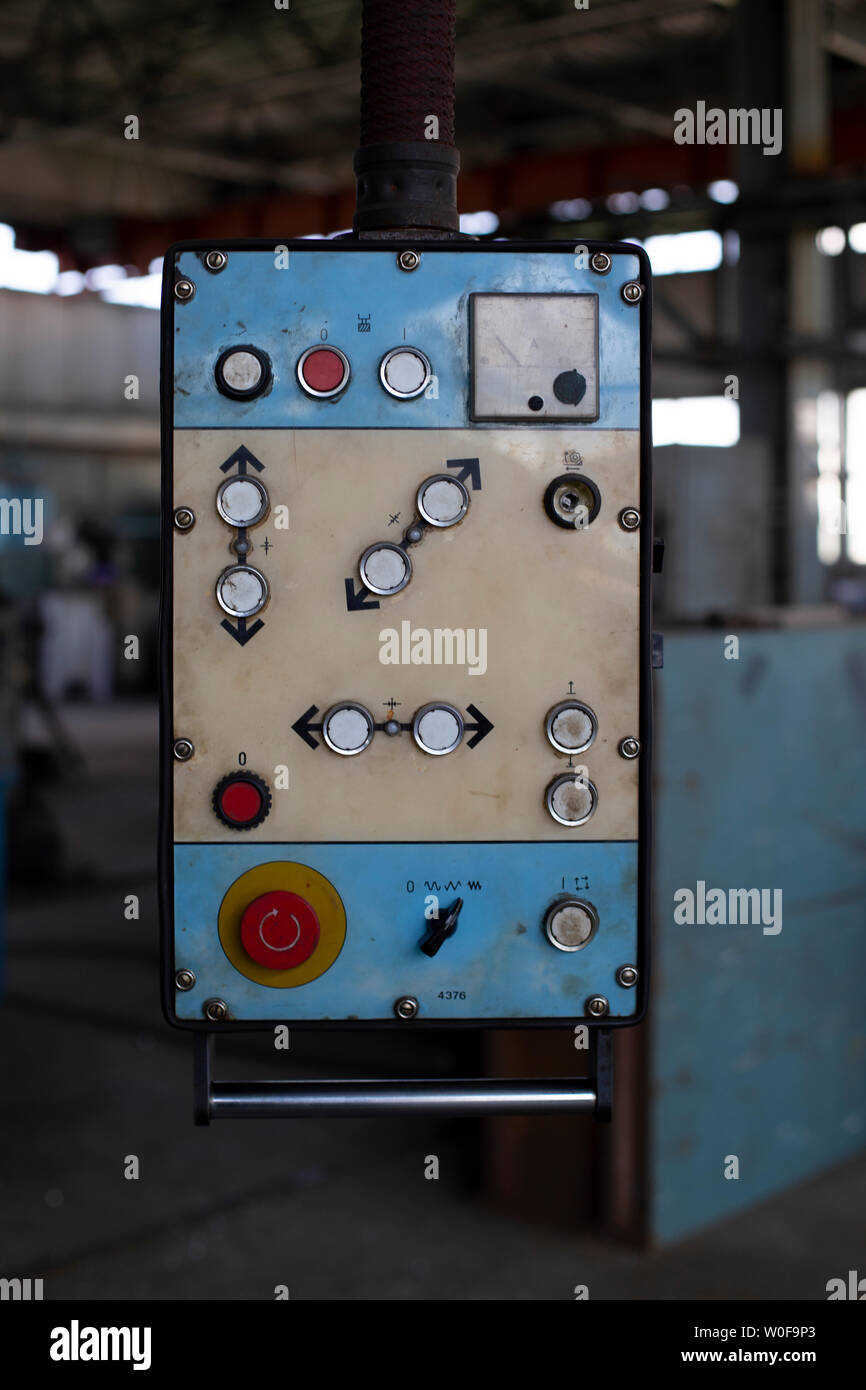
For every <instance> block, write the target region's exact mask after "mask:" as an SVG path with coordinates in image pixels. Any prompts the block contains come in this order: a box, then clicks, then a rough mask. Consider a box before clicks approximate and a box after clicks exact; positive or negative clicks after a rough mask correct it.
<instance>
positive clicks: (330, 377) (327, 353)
mask: <svg viewBox="0 0 866 1390" xmlns="http://www.w3.org/2000/svg"><path fill="white" fill-rule="evenodd" d="M298 380H299V382H300V383H301V385H302V386H303V388H304V390H305V391H306V392H307V394H308V395H310V396H317V397H320V398H324V397H328V396H336V395H337V393H338V392H339V391H342V389H343V387H344V386H345V385H346V382H347V381H348V380H349V359H348V358H347V357H346V355H345V353H342V352H341V351H340V349H339V348H334V347H312V348H307V351H306V352H305V353H304V354H303V356H302V357H301V360H300V361H299V363H298Z"/></svg>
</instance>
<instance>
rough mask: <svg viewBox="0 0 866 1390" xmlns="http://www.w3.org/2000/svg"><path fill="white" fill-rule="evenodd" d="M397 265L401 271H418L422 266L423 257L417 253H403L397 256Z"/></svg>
mask: <svg viewBox="0 0 866 1390" xmlns="http://www.w3.org/2000/svg"><path fill="white" fill-rule="evenodd" d="M397 264H398V266H399V267H400V269H401V270H417V269H418V267H419V265H420V264H421V257H420V255H419V253H418V252H417V251H401V252H400V253H399V255H398V256H397Z"/></svg>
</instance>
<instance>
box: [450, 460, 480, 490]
mask: <svg viewBox="0 0 866 1390" xmlns="http://www.w3.org/2000/svg"><path fill="white" fill-rule="evenodd" d="M445 467H446V468H459V469H460V472H459V473H458V474H457V481H458V483H465V482H466V479H467V478H468V479H469V481H470V486H471V488H472V491H473V492H480V491H481V464H480V462H479V460H478V459H447V460H446V463H445Z"/></svg>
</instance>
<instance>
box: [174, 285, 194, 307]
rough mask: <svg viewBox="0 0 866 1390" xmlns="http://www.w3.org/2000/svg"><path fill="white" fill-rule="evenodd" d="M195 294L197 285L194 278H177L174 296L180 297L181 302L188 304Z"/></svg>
mask: <svg viewBox="0 0 866 1390" xmlns="http://www.w3.org/2000/svg"><path fill="white" fill-rule="evenodd" d="M194 294H195V285H194V284H193V283H192V280H175V282H174V297H175V299H179V300H180V302H181V304H186V303H187V302H188V301H189V300H190V299H192V297H193V295H194Z"/></svg>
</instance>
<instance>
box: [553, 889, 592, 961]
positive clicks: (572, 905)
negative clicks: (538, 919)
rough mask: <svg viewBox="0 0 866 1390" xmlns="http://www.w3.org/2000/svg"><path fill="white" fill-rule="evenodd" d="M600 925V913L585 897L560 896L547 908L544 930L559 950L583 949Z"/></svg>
mask: <svg viewBox="0 0 866 1390" xmlns="http://www.w3.org/2000/svg"><path fill="white" fill-rule="evenodd" d="M597 927H598V913H597V912H596V910H595V908H594V907H593V905H592V903H588V902H585V901H584V900H583V898H560V899H559V900H558V901H557V902H555V903H553V904H552V905H551V906H550V907H549V908H548V910H547V913H546V915H545V918H544V930H545V932H546V934H547V939H548V941H549V942H550V944H551V946H555V947H556V949H557V950H558V951H582V950H583V948H584V946H586V945H588V943H589V942H590V941H591V940H592V938H593V936H594V935H595V932H596V928H597Z"/></svg>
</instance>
